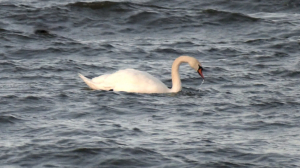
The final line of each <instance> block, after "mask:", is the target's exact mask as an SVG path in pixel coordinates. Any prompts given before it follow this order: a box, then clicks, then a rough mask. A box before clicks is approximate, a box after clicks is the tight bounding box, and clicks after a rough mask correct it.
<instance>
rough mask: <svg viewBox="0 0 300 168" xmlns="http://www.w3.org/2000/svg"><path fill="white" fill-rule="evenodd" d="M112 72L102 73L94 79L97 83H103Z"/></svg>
mask: <svg viewBox="0 0 300 168" xmlns="http://www.w3.org/2000/svg"><path fill="white" fill-rule="evenodd" d="M109 75H110V74H105V75H101V76H98V77H95V78H93V79H92V81H93V82H95V83H103V82H104V81H105V79H106V78H107V77H108V76H109Z"/></svg>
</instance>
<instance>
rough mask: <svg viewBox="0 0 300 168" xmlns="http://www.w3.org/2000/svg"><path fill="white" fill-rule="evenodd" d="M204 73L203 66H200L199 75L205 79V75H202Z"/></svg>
mask: <svg viewBox="0 0 300 168" xmlns="http://www.w3.org/2000/svg"><path fill="white" fill-rule="evenodd" d="M202 71H203V68H202V66H199V69H198V74H199V75H200V76H201V77H202V78H203V79H204V76H203V73H202Z"/></svg>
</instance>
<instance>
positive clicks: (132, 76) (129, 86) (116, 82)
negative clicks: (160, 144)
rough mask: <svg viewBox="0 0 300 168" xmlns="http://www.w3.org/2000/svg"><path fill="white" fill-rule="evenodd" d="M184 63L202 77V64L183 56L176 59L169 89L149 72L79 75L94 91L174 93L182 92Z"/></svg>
mask: <svg viewBox="0 0 300 168" xmlns="http://www.w3.org/2000/svg"><path fill="white" fill-rule="evenodd" d="M182 62H187V63H189V65H190V66H191V67H192V68H194V69H195V70H196V71H198V73H199V74H200V75H201V77H202V78H204V77H203V75H202V67H201V63H200V62H199V61H198V60H197V59H195V58H193V57H189V56H181V57H178V58H177V59H175V61H174V62H173V65H172V84H173V87H172V88H171V89H169V88H168V87H167V86H166V85H165V84H163V83H162V82H161V81H160V80H158V79H157V78H155V77H154V76H152V75H150V74H149V73H147V72H142V71H138V70H134V69H125V70H119V71H117V72H115V73H113V74H106V75H102V76H99V77H95V78H93V79H88V78H86V77H84V76H83V75H81V74H79V76H80V78H81V79H82V80H83V81H84V82H85V83H86V84H87V85H88V86H89V87H90V88H91V89H94V90H113V91H124V92H134V93H172V92H179V91H180V90H181V81H180V76H179V73H178V70H179V65H180V64H181V63H182Z"/></svg>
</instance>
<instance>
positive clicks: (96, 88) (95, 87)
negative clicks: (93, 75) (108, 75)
mask: <svg viewBox="0 0 300 168" xmlns="http://www.w3.org/2000/svg"><path fill="white" fill-rule="evenodd" d="M78 75H79V77H80V78H81V79H82V80H83V81H84V82H85V83H86V84H87V85H88V86H89V87H90V88H91V89H94V90H99V89H100V88H99V86H97V84H96V83H94V82H93V81H92V80H90V79H88V78H86V77H85V76H83V75H81V74H80V73H79V74H78Z"/></svg>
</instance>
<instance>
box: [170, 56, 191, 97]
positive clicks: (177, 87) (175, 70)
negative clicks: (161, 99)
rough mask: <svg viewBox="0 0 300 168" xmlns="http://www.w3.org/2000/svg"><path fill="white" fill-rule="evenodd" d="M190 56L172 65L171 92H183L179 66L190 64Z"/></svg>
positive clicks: (182, 57)
mask: <svg viewBox="0 0 300 168" xmlns="http://www.w3.org/2000/svg"><path fill="white" fill-rule="evenodd" d="M188 60H189V58H188V56H181V57H178V58H176V59H175V60H174V62H173V65H172V89H171V90H170V92H179V91H181V80H180V76H179V65H180V64H181V63H183V62H188Z"/></svg>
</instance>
